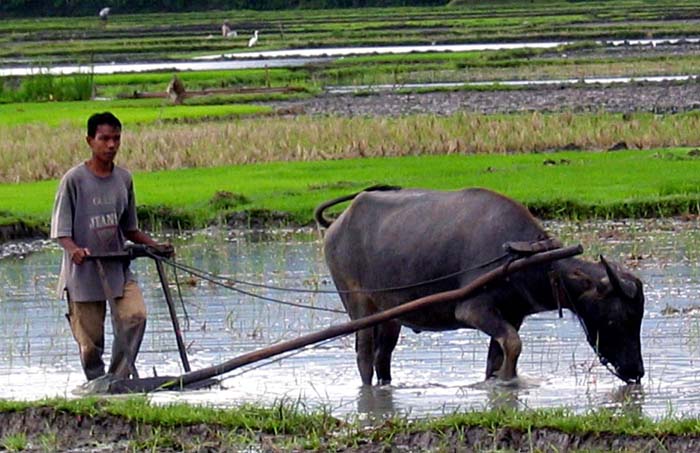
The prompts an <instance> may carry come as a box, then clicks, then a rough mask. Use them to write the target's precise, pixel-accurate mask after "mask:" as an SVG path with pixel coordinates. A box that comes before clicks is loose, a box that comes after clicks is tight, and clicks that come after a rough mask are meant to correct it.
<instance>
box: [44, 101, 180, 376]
mask: <svg viewBox="0 0 700 453" xmlns="http://www.w3.org/2000/svg"><path fill="white" fill-rule="evenodd" d="M121 129H122V125H121V122H120V121H119V120H118V119H117V118H116V117H115V116H114V115H112V114H111V113H109V112H105V113H96V114H94V115H92V116H91V117H90V118H89V119H88V122H87V137H86V140H87V143H88V145H89V147H90V149H91V150H92V155H91V157H90V159H88V160H87V161H85V162H83V163H81V164H79V165H77V166H75V167H73V168H72V169H70V170H69V171H68V172H67V173H66V174H65V175H64V176H63V179H62V180H61V183H60V185H59V188H58V191H57V193H56V199H55V202H54V208H53V214H52V218H51V238H54V239H57V240H58V243H59V244H60V245H61V247H63V250H64V252H63V262H62V265H61V275H60V278H59V290H60V291H61V292H62V293H63V292H65V294H66V298H67V300H68V314H67V315H66V316H67V318H68V321H69V322H70V326H71V330H72V332H73V336H74V337H75V340H76V342H77V343H78V348H79V350H80V361H81V363H82V366H83V370H84V372H85V376H86V377H87V379H88V380H93V379H95V378H98V377H100V376H102V375H104V374H105V370H104V362H103V361H102V352H103V349H104V320H105V312H106V302H105V301H109V302H110V314H111V317H112V326H113V330H114V341H113V344H112V358H111V363H110V366H109V371H108V372H109V373H110V374H112V375H114V376H116V377H118V378H129V377H130V376H131V377H138V376H137V373H136V368H135V366H134V362H135V360H136V355H137V354H138V351H139V348H140V346H141V340H142V339H143V334H144V331H145V329H146V306H145V304H144V301H143V295H142V294H141V290H140V289H139V287H138V285H137V284H136V282H135V280H134V277H133V275H132V274H131V272H130V271H129V262H128V261H126V262H125V261H117V260H90V259H88V258H87V257H88V256H89V255H90V254H91V253H94V254H102V253H105V252H118V251H122V250H123V249H124V244H125V240H126V239H128V240H130V241H132V242H134V243H137V244H145V245H147V246H151V247H153V248H155V249H156V250H158V251H160V252H161V253H166V254H167V253H172V246H170V245H169V244H158V243H157V242H155V241H154V240H153V239H151V238H150V237H149V236H148V235H147V234H145V233H144V232H142V231H140V230H139V229H138V225H137V220H136V205H135V200H134V188H133V183H132V179H131V174H130V173H129V172H128V171H127V170H125V169H123V168H121V167H118V166H116V165H114V158H115V157H116V155H117V151H119V145H120V140H121Z"/></svg>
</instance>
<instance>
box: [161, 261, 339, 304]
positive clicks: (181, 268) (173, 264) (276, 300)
mask: <svg viewBox="0 0 700 453" xmlns="http://www.w3.org/2000/svg"><path fill="white" fill-rule="evenodd" d="M163 262H165V263H166V264H168V265H170V266H172V267H174V268H175V269H180V270H182V271H185V272H188V273H190V274H192V275H194V276H197V277H199V278H201V279H203V280H207V281H209V282H211V283H213V284H215V285H218V286H221V287H223V288H227V289H230V290H233V291H236V292H238V293H240V294H244V295H246V296H251V297H255V298H258V299H262V300H266V301H268V302H274V303H277V304H281V305H288V306H291V307H297V308H308V309H310V310H318V311H327V312H330V313H345V311H344V310H335V309H333V308H325V307H314V306H313V305H304V304H297V303H295V302H288V301H286V300H281V299H275V298H273V297H267V296H261V295H260V294H255V293H252V292H250V291H246V290H243V289H240V288H236V287H235V286H233V285H229V284H226V283H223V282H221V281H218V280H216V279H213V278H209V277H207V276H206V275H204V273H202V272H199V271H196V270H192V269H188V268H187V266H183V265H181V264H179V263H176V262H174V261H172V260H165V259H164V260H163Z"/></svg>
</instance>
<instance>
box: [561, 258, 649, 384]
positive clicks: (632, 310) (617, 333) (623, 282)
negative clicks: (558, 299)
mask: <svg viewBox="0 0 700 453" xmlns="http://www.w3.org/2000/svg"><path fill="white" fill-rule="evenodd" d="M597 266H598V267H599V269H598V272H595V273H594V275H591V274H589V273H588V272H577V273H574V275H571V274H570V275H569V279H567V280H568V282H569V283H572V282H574V281H575V282H574V284H573V285H571V286H570V287H572V288H577V289H578V291H576V289H574V291H573V292H574V294H571V296H573V299H574V300H572V301H571V302H572V303H573V307H574V310H575V312H576V314H577V315H578V317H579V318H580V320H581V323H582V324H583V326H584V328H585V330H586V337H587V339H588V343H589V344H590V345H591V346H592V347H593V349H594V350H595V351H596V353H597V354H598V356H599V358H600V361H601V362H602V363H603V364H604V365H606V366H608V368H609V369H610V371H612V372H613V374H615V375H616V376H617V377H619V378H620V379H622V380H623V381H625V382H627V383H631V382H637V383H638V382H639V381H640V380H641V378H642V376H644V363H643V361H642V347H641V342H640V331H641V324H642V316H643V314H644V293H643V290H642V282H641V281H640V280H639V279H638V278H636V277H635V276H633V275H632V274H630V273H628V272H625V271H621V270H619V269H618V268H617V266H614V265H611V264H610V263H608V262H607V261H606V260H605V258H603V257H602V256H601V257H600V264H598V265H597ZM601 267H602V269H601ZM601 271H602V272H601ZM576 274H577V275H576ZM596 275H597V277H596ZM567 286H568V285H567Z"/></svg>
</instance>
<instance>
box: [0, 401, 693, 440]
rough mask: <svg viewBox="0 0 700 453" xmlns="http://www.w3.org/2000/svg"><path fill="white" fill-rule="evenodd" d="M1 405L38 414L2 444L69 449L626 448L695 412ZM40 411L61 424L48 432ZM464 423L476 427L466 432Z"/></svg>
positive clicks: (2, 412)
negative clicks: (361, 413)
mask: <svg viewBox="0 0 700 453" xmlns="http://www.w3.org/2000/svg"><path fill="white" fill-rule="evenodd" d="M0 406H4V407H2V408H0V417H1V418H2V419H3V420H8V421H12V422H15V421H16V420H19V419H21V418H22V417H25V418H27V419H29V417H31V420H37V422H33V423H27V424H20V423H12V424H11V425H10V426H15V427H17V426H22V431H21V432H19V431H17V428H10V429H7V430H6V433H7V434H6V435H5V438H4V439H3V447H4V448H6V449H8V450H13V451H18V450H21V449H24V448H27V447H28V446H30V445H31V442H32V441H34V444H42V445H44V444H48V445H51V446H53V448H60V447H62V446H68V445H69V446H70V447H71V448H75V447H76V446H78V447H80V446H88V445H94V443H95V442H97V443H104V442H114V439H115V438H122V439H130V441H129V446H130V448H135V449H144V448H149V449H158V448H168V449H177V450H193V449H202V448H203V447H206V448H207V449H217V450H218V449H227V448H229V449H234V450H239V449H241V448H245V447H248V448H251V447H253V449H255V446H258V448H260V447H262V448H263V449H265V450H272V449H274V450H295V451H296V450H300V449H314V450H324V451H336V450H346V449H351V450H355V449H363V448H367V449H370V450H371V451H375V450H379V449H380V448H381V447H382V446H383V447H384V448H385V449H392V448H399V449H407V450H411V449H420V450H422V448H420V446H421V445H422V446H424V445H426V442H427V441H432V442H438V443H440V442H442V443H444V444H445V445H444V446H445V447H446V448H447V447H450V448H451V449H454V448H457V449H459V447H461V446H465V447H466V446H467V445H469V447H470V448H474V449H476V450H479V451H481V450H487V449H490V448H492V447H493V446H494V445H499V450H500V449H501V448H503V449H505V450H508V451H510V450H511V449H513V450H514V451H521V449H522V448H525V447H528V446H529V447H530V449H532V448H533V447H534V448H535V450H536V451H540V448H542V451H544V450H547V449H549V448H552V446H553V444H551V443H550V442H556V443H560V442H562V437H563V438H564V439H563V440H564V441H565V442H568V443H569V444H576V445H579V446H586V447H587V448H586V451H633V450H634V449H635V446H637V447H638V446H639V445H642V444H644V443H645V442H649V441H654V440H655V443H654V444H653V445H654V446H655V447H657V448H664V449H666V448H668V447H669V446H675V448H680V449H685V448H688V447H691V446H692V445H694V444H695V442H697V438H698V436H700V423H698V420H697V419H695V418H679V417H674V416H672V415H668V416H666V417H664V418H662V419H659V420H653V419H650V418H648V417H645V416H643V415H641V414H639V413H638V412H635V411H634V410H629V409H628V410H624V409H599V410H592V411H589V412H586V413H574V412H572V411H570V410H567V409H541V410H517V409H508V408H501V409H494V410H486V411H469V412H456V413H452V414H447V415H444V416H435V417H429V418H423V419H408V418H407V417H404V416H391V417H389V418H388V419H386V420H384V421H383V423H381V424H374V425H373V426H368V425H367V423H366V422H360V421H359V420H353V419H351V418H350V417H348V418H346V419H338V418H336V417H333V416H331V415H330V413H329V412H328V411H327V410H325V409H317V410H309V409H307V408H306V407H304V406H303V404H301V403H300V402H299V401H281V402H278V403H275V404H273V405H271V406H269V407H262V406H254V405H250V404H246V405H242V406H239V407H234V408H231V409H216V408H211V407H202V406H193V405H186V404H172V405H167V406H155V405H152V404H149V403H148V402H147V400H146V399H145V398H141V397H131V398H128V399H111V400H101V399H95V398H89V399H85V400H74V401H66V400H58V399H54V400H46V401H38V402H33V403H24V404H23V407H19V406H17V405H13V406H12V407H7V405H6V404H4V403H0ZM42 418H43V419H51V420H53V421H56V422H58V423H60V424H61V426H63V427H64V428H63V429H62V430H61V431H52V430H51V427H50V425H49V423H46V422H45V421H42ZM103 425H106V426H108V427H109V429H104V428H102V426H103ZM86 427H87V429H83V428H86ZM552 431H553V432H552ZM467 432H470V433H472V434H474V436H469V438H468V439H469V440H467V437H466V436H465V434H466V433H467ZM508 433H511V434H512V435H508ZM504 434H505V435H504ZM548 436H549V437H548ZM109 439H112V440H111V441H110V440H109ZM519 442H520V443H522V444H523V445H519ZM535 442H540V443H538V444H535ZM431 445H433V447H434V446H435V445H436V444H432V443H431ZM545 447H548V448H545ZM671 448H673V447H671Z"/></svg>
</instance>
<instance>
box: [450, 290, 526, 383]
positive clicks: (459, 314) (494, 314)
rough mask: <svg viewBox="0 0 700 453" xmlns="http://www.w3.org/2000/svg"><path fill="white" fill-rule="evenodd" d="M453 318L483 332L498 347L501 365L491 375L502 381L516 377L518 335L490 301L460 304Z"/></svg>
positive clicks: (480, 298) (474, 299)
mask: <svg viewBox="0 0 700 453" xmlns="http://www.w3.org/2000/svg"><path fill="white" fill-rule="evenodd" d="M455 317H456V318H457V319H458V320H459V321H461V322H463V323H464V324H465V325H466V326H468V327H472V328H474V329H478V330H480V331H482V332H484V333H485V334H486V335H488V336H490V337H491V339H492V340H493V341H495V342H496V344H497V345H498V346H500V348H501V354H502V356H503V357H502V362H503V363H502V364H501V366H500V367H499V368H498V370H493V371H492V374H493V375H494V376H496V377H498V378H500V379H503V380H509V379H513V378H514V377H515V376H516V375H517V371H516V368H517V364H518V357H520V351H521V349H522V343H521V341H520V335H518V331H517V330H516V329H515V327H513V326H512V325H511V324H510V323H508V322H507V321H506V320H505V319H503V317H502V316H501V314H500V313H499V311H498V310H497V309H495V308H494V307H493V306H492V304H491V301H490V299H489V298H487V297H475V298H473V299H468V300H466V301H464V302H462V303H460V304H459V305H458V306H457V309H456V310H455ZM494 354H495V353H494ZM494 360H496V358H495V357H494Z"/></svg>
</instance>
